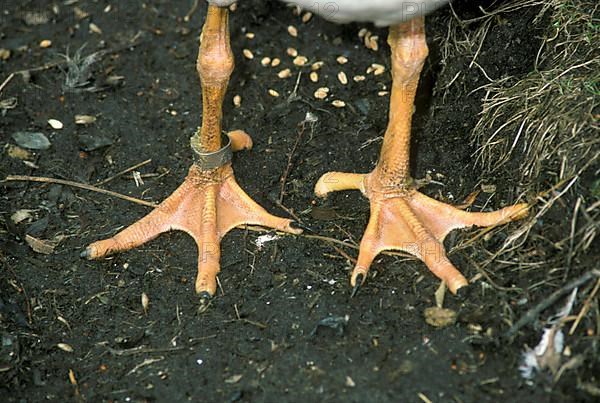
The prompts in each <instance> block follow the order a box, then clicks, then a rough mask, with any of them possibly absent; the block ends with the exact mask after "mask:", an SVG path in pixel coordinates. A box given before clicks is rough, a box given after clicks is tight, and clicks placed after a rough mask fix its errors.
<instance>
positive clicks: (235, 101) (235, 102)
mask: <svg viewBox="0 0 600 403" xmlns="http://www.w3.org/2000/svg"><path fill="white" fill-rule="evenodd" d="M240 105H242V97H241V96H240V95H235V96H234V97H233V106H235V107H236V108H239V107H240Z"/></svg>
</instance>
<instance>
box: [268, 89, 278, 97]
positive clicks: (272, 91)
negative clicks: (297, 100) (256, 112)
mask: <svg viewBox="0 0 600 403" xmlns="http://www.w3.org/2000/svg"><path fill="white" fill-rule="evenodd" d="M269 95H270V96H272V97H278V96H279V93H278V92H277V91H275V90H272V89H269Z"/></svg>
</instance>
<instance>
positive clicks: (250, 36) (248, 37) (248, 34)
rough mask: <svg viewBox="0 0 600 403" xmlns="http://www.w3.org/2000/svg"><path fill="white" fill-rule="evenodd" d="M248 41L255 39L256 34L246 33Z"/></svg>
mask: <svg viewBox="0 0 600 403" xmlns="http://www.w3.org/2000/svg"><path fill="white" fill-rule="evenodd" d="M246 39H254V32H246Z"/></svg>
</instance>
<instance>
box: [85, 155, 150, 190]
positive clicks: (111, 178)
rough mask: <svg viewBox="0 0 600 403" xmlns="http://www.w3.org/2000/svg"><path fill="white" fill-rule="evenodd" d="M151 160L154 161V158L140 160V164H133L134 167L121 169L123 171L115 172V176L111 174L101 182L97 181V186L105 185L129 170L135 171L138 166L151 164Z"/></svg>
mask: <svg viewBox="0 0 600 403" xmlns="http://www.w3.org/2000/svg"><path fill="white" fill-rule="evenodd" d="M150 162H152V160H151V159H147V160H146V161H142V162H140V163H139V164H135V165H134V166H132V167H129V168H127V169H124V170H122V171H121V172H119V173H116V174H114V175H113V176H111V177H110V178H106V179H104V180H102V181H100V182H97V183H96V186H101V185H105V184H107V183H108V182H110V181H111V180H113V179H115V178H118V177H119V176H121V175H125V174H126V173H127V172H131V171H133V170H134V169H137V168H139V167H141V166H144V165H146V164H149V163H150Z"/></svg>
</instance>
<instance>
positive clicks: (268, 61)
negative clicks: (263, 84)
mask: <svg viewBox="0 0 600 403" xmlns="http://www.w3.org/2000/svg"><path fill="white" fill-rule="evenodd" d="M260 64H262V65H263V66H268V65H269V64H271V58H270V57H268V56H265V57H263V58H262V59H261V60H260Z"/></svg>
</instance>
